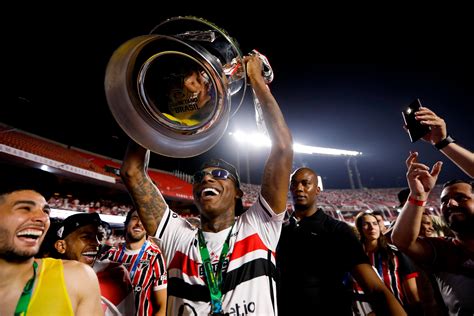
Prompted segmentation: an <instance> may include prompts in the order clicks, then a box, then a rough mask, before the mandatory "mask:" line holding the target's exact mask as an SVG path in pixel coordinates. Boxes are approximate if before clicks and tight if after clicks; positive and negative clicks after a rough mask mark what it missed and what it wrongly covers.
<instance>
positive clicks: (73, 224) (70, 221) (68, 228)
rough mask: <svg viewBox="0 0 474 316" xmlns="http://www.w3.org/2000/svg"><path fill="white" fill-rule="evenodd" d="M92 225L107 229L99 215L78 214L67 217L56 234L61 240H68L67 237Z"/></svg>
mask: <svg viewBox="0 0 474 316" xmlns="http://www.w3.org/2000/svg"><path fill="white" fill-rule="evenodd" d="M90 224H96V225H97V227H99V226H102V227H106V226H107V223H105V222H103V221H102V220H101V219H100V216H99V214H97V213H76V214H74V215H71V216H68V217H66V219H64V221H63V222H62V224H61V225H59V227H58V229H57V231H56V233H57V235H58V237H59V238H60V239H64V238H66V236H67V235H69V234H70V233H72V232H74V231H75V230H76V229H79V228H81V227H83V226H87V225H90Z"/></svg>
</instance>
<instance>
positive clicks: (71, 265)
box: [63, 260, 96, 278]
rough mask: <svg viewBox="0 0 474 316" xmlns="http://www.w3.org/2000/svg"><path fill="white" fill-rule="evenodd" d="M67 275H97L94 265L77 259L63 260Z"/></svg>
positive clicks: (79, 276)
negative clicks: (91, 265)
mask: <svg viewBox="0 0 474 316" xmlns="http://www.w3.org/2000/svg"><path fill="white" fill-rule="evenodd" d="M63 267H64V274H65V276H72V277H74V278H81V277H87V276H88V275H89V276H90V275H93V276H94V277H95V276H96V273H95V272H94V270H93V269H92V267H90V266H88V265H87V264H84V263H82V262H79V261H76V260H63Z"/></svg>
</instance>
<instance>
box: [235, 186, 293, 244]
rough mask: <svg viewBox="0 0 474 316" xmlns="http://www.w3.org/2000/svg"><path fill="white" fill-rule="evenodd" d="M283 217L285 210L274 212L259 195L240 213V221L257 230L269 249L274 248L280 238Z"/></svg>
mask: <svg viewBox="0 0 474 316" xmlns="http://www.w3.org/2000/svg"><path fill="white" fill-rule="evenodd" d="M284 217H285V212H282V213H280V214H276V213H275V212H274V211H273V210H272V209H271V207H270V206H269V205H268V203H267V201H265V199H264V198H263V197H262V196H261V195H259V197H258V199H257V201H256V202H255V203H254V204H253V205H252V206H251V207H250V208H249V209H248V210H247V211H246V212H244V213H243V214H242V221H243V222H247V223H248V224H249V225H250V226H252V227H253V228H254V230H255V231H257V232H258V234H259V236H260V237H261V238H262V241H263V242H264V243H265V244H266V245H267V246H268V247H269V248H270V249H272V250H275V249H276V246H277V243H278V239H279V238H280V233H281V226H282V223H283V219H284Z"/></svg>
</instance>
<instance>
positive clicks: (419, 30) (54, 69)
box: [0, 2, 474, 188]
mask: <svg viewBox="0 0 474 316" xmlns="http://www.w3.org/2000/svg"><path fill="white" fill-rule="evenodd" d="M105 3H108V4H109V7H107V8H105V7H101V8H98V7H97V5H96V4H88V3H87V2H80V3H79V2H76V5H74V6H73V5H71V6H70V7H53V6H49V7H48V6H46V5H44V4H41V5H35V6H33V5H27V4H22V5H21V7H18V8H16V9H12V10H11V11H10V12H9V15H10V19H11V20H12V21H13V22H12V23H10V24H9V25H7V26H5V27H3V32H2V33H3V34H5V37H4V38H3V45H2V47H3V51H4V52H6V58H5V59H4V63H3V64H4V65H3V69H4V71H3V80H2V81H3V82H4V83H3V89H4V98H3V102H2V105H1V108H0V122H3V123H6V124H9V125H12V126H14V127H17V128H20V129H22V130H25V131H27V132H30V133H34V134H37V135H40V136H43V137H46V138H50V139H53V140H55V141H58V142H61V143H63V144H67V145H71V146H75V147H78V148H81V149H85V150H88V151H92V152H96V153H100V154H102V155H105V156H108V157H111V158H114V159H119V160H121V159H122V157H123V153H124V151H125V147H126V144H127V136H126V134H125V133H124V132H123V131H122V130H121V129H120V128H119V127H118V124H117V123H116V122H115V120H114V118H113V117H112V115H111V113H110V111H109V108H108V106H107V102H106V99H105V92H104V74H105V69H106V66H107V63H108V61H109V58H110V57H111V55H112V53H113V52H114V51H115V49H117V48H118V47H119V46H120V45H121V44H122V43H124V42H125V41H127V40H129V39H131V38H133V37H136V36H139V35H145V34H148V33H149V32H150V31H151V30H152V29H153V27H154V26H155V25H157V24H159V23H160V22H162V21H163V20H165V19H166V18H169V17H173V16H179V15H181V16H185V15H194V16H199V17H202V18H205V19H207V20H209V21H211V22H214V23H215V24H216V25H218V26H219V27H221V28H223V29H225V30H226V31H227V32H228V33H229V34H230V35H231V36H232V37H234V38H235V39H237V41H238V42H239V44H240V48H241V50H242V52H244V53H246V52H249V51H250V50H251V49H253V48H256V49H258V50H259V51H261V52H262V53H264V54H265V55H266V56H267V57H268V58H269V60H270V62H271V64H272V66H273V69H274V72H275V79H274V82H273V83H272V84H271V86H270V88H271V90H272V92H273V94H274V95H275V97H276V99H277V100H278V102H279V104H280V106H281V108H282V111H283V112H284V115H285V118H286V119H287V122H288V125H289V127H290V129H291V130H292V133H293V137H294V140H295V142H298V143H302V144H305V145H312V146H324V147H332V148H340V149H348V150H357V151H361V152H363V153H364V155H363V156H362V157H360V158H358V160H357V166H358V168H359V170H360V174H361V180H362V184H363V185H364V186H366V187H371V188H373V187H402V186H406V180H405V165H404V162H405V159H406V157H407V156H408V153H409V151H410V150H417V151H419V152H420V159H421V160H422V161H425V162H427V163H428V164H430V165H431V164H433V163H434V162H435V161H437V160H442V161H444V162H445V165H444V170H443V171H442V174H441V176H440V182H444V181H446V180H448V179H451V178H467V176H465V175H464V174H463V173H462V172H460V171H459V170H458V169H457V167H455V166H454V165H453V164H452V163H451V162H449V160H447V159H446V158H444V156H442V155H441V154H440V153H439V152H437V151H436V150H435V149H434V148H433V147H432V146H431V145H429V144H427V143H425V142H422V141H419V142H417V143H415V144H411V143H410V140H409V137H408V135H407V133H406V132H405V131H404V130H403V128H402V125H403V119H402V115H401V111H402V109H403V107H404V106H406V105H408V104H409V103H410V102H411V101H412V100H413V99H415V98H420V100H421V103H422V104H423V105H425V106H427V107H430V108H431V109H432V110H434V111H435V112H436V113H437V114H438V115H439V116H441V117H443V118H444V119H445V120H446V122H447V125H448V131H449V133H450V134H451V135H452V136H453V137H454V138H456V139H457V140H458V142H459V143H460V144H462V145H464V146H465V147H467V148H469V149H471V150H474V137H473V136H474V135H473V132H472V126H474V124H473V118H474V107H473V104H474V102H473V101H474V93H473V91H474V90H473V84H474V80H473V70H474V67H473V61H472V56H474V54H473V53H474V52H473V49H472V48H470V46H472V36H473V35H472V30H473V29H474V28H473V25H472V19H469V18H468V17H467V16H465V15H467V13H468V12H470V11H468V10H466V9H465V8H461V7H458V8H454V7H453V8H447V7H432V8H426V7H424V8H414V7H413V6H412V7H406V8H396V7H384V8H382V7H371V8H364V7H344V6H343V5H341V7H339V8H322V7H319V8H314V9H311V10H310V8H308V7H306V6H305V5H302V4H300V5H298V4H297V3H295V2H292V5H291V7H288V4H286V5H282V6H280V5H277V6H276V5H273V6H274V7H272V10H277V11H279V12H277V13H274V14H271V13H270V12H268V10H270V9H269V8H268V7H265V5H263V4H260V5H255V4H250V3H239V4H230V3H227V2H216V5H212V2H203V3H200V4H199V5H198V4H194V5H192V6H189V5H186V6H185V5H181V6H182V8H176V7H177V5H174V6H175V8H169V6H167V8H160V7H159V6H158V5H156V6H155V7H153V8H150V7H147V6H146V5H144V4H140V2H134V4H133V5H132V4H129V5H128V6H121V5H119V4H118V3H117V2H105ZM217 9H219V10H220V12H219V13H216V11H217ZM5 69H6V71H5ZM5 93H6V98H5ZM237 128H240V129H246V130H252V129H255V122H254V120H253V109H252V104H251V98H250V96H248V98H247V101H246V102H245V104H243V105H242V108H241V109H240V110H239V111H238V112H237V114H236V115H235V116H234V117H233V118H232V119H231V121H230V124H229V127H228V131H233V130H235V129H237ZM266 154H267V152H266V151H264V150H263V151H260V152H257V151H253V150H252V151H249V152H248V151H247V150H245V149H244V148H240V149H239V147H238V146H237V145H236V143H235V142H234V140H232V139H231V138H230V137H229V136H227V135H224V136H223V138H222V139H221V140H220V142H219V143H218V144H217V145H216V146H215V147H214V148H212V149H211V150H210V151H209V152H208V153H206V154H203V155H201V156H198V157H194V158H186V159H176V158H167V157H159V156H158V155H153V156H152V164H151V166H152V167H155V168H159V169H164V170H170V171H171V170H174V169H179V170H183V171H185V172H188V173H192V172H193V171H194V170H195V168H196V165H197V164H198V163H199V162H202V161H203V159H206V158H209V157H221V158H224V159H226V160H228V161H230V162H231V163H233V164H237V165H239V169H240V172H241V176H242V178H243V180H244V181H246V182H247V181H250V182H252V183H260V177H261V174H260V170H261V169H262V167H263V164H264V162H265V158H266ZM247 159H248V161H250V164H251V168H250V169H248V170H247V165H246V161H247ZM302 165H306V166H309V167H311V168H313V169H315V170H316V171H318V172H319V174H320V175H321V176H322V177H323V179H324V184H325V187H326V188H348V187H349V180H348V176H347V170H346V160H345V159H344V158H333V157H331V158H329V157H321V156H308V155H303V154H295V159H294V167H295V168H296V167H299V166H302Z"/></svg>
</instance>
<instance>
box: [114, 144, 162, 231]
mask: <svg viewBox="0 0 474 316" xmlns="http://www.w3.org/2000/svg"><path fill="white" fill-rule="evenodd" d="M149 159H150V151H149V150H147V149H145V148H143V147H142V146H140V145H138V144H137V143H135V142H134V141H132V140H130V142H129V144H128V148H127V152H126V154H125V158H124V160H123V164H122V168H121V169H120V175H121V177H122V180H123V183H124V184H125V186H126V187H127V190H128V192H129V193H130V196H131V197H132V200H133V202H134V204H135V207H136V208H137V211H138V216H140V220H141V222H142V224H143V227H145V230H146V232H147V234H148V235H150V236H154V235H155V233H156V230H157V229H158V225H159V223H160V221H161V218H162V217H163V213H164V212H165V210H166V207H167V204H166V202H165V199H164V198H163V196H162V195H161V193H160V191H159V190H158V188H157V187H156V186H155V185H154V184H153V182H152V181H151V179H150V177H149V176H148V174H147V170H148V161H149Z"/></svg>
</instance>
